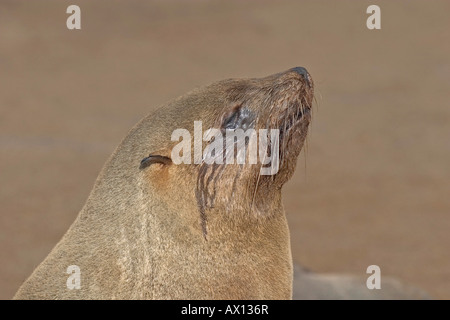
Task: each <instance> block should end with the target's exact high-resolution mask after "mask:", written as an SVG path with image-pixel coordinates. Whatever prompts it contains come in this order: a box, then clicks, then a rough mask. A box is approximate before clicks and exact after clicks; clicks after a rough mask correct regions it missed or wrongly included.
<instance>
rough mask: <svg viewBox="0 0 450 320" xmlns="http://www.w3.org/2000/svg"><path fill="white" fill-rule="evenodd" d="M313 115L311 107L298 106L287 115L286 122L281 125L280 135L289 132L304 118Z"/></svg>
mask: <svg viewBox="0 0 450 320" xmlns="http://www.w3.org/2000/svg"><path fill="white" fill-rule="evenodd" d="M310 117H311V108H309V107H303V108H302V107H297V108H296V110H295V111H294V112H292V114H291V115H288V116H286V117H285V121H284V123H282V125H281V126H280V127H279V129H280V135H284V134H285V133H287V132H288V131H289V130H290V129H291V128H292V127H294V126H296V125H297V124H299V123H300V122H301V121H302V119H304V118H308V119H309V118H310Z"/></svg>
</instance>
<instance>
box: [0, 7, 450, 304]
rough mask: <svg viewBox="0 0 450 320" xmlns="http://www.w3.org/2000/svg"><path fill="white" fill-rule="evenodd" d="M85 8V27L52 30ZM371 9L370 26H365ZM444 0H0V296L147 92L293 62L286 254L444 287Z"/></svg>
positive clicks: (445, 293)
mask: <svg viewBox="0 0 450 320" xmlns="http://www.w3.org/2000/svg"><path fill="white" fill-rule="evenodd" d="M70 4H77V5H79V6H80V7H81V20H82V22H81V23H82V30H80V31H69V30H68V29H67V28H66V18H67V17H68V14H66V8H67V6H68V5H70ZM370 4H378V5H380V6H381V18H382V29H381V30H379V31H370V30H368V29H367V28H366V19H367V17H368V15H367V14H366V8H367V6H368V5H370ZM449 12H450V2H448V1H413V0H407V1H317V0H316V1H238V0H235V1H226V2H225V1H224V2H218V1H212V2H207V1H190V2H188V1H159V2H150V1H145V2H144V1H99V0H96V1H79V0H77V1H16V0H14V1H0V205H1V206H0V261H1V264H0V298H3V299H9V298H11V297H12V296H13V294H14V293H15V291H16V290H17V288H18V287H19V285H20V284H21V283H22V281H23V280H25V278H26V277H28V276H29V275H30V273H31V272H32V270H33V269H34V267H35V266H36V265H37V264H38V263H40V262H41V261H42V260H43V258H44V257H45V256H46V255H47V254H48V253H49V251H50V250H51V249H52V247H53V246H54V245H55V244H56V242H57V241H58V240H59V239H60V237H61V236H62V235H63V233H64V232H65V231H66V230H67V228H68V227H69V225H70V224H71V223H72V221H73V220H74V218H75V216H76V215H77V213H78V211H79V210H80V209H81V207H82V205H83V204H84V201H85V199H86V198H87V196H88V194H89V192H90V190H91V187H92V185H93V183H94V181H95V179H96V177H97V174H98V173H99V171H100V169H101V167H102V166H103V164H104V162H105V161H106V159H107V158H108V157H109V155H110V154H111V153H112V152H113V150H114V149H115V147H116V146H117V145H118V144H119V142H120V141H121V139H122V138H123V137H124V136H125V135H126V133H127V131H128V130H129V129H130V128H131V127H132V126H133V125H134V124H135V123H136V122H137V121H138V120H139V119H140V118H142V117H143V116H145V115H146V114H147V113H149V112H151V111H152V110H153V109H155V108H156V107H157V106H158V105H160V104H162V103H164V102H166V101H168V100H170V99H172V98H175V97H177V96H179V95H181V94H183V93H185V92H186V91H188V90H190V89H192V88H194V87H197V86H201V85H205V84H209V83H210V82H212V81H215V80H220V79H224V78H230V77H260V76H265V75H268V74H272V73H275V72H279V71H283V70H286V69H288V68H290V67H294V66H304V67H306V68H307V69H308V70H309V71H310V73H311V74H312V76H313V78H314V80H315V84H316V92H317V100H318V104H317V106H316V107H315V110H314V111H315V114H314V120H313V124H312V127H311V131H310V135H309V139H308V148H307V153H306V157H305V153H302V155H301V157H300V159H299V163H298V169H297V171H296V174H295V176H294V178H293V179H292V180H291V181H290V182H289V183H288V184H287V185H286V186H285V188H284V202H285V207H286V210H287V214H288V219H289V222H290V228H291V234H292V249H293V255H294V260H295V261H296V262H298V263H301V264H302V265H303V266H305V267H308V268H310V269H312V270H314V271H317V272H333V273H350V274H360V275H364V274H365V271H366V268H367V266H368V265H371V264H377V265H379V266H380V267H381V271H382V275H389V276H395V277H397V278H399V279H401V280H403V281H405V282H407V283H409V284H413V285H416V286H419V287H421V288H423V289H425V290H427V291H428V292H429V293H431V294H432V295H433V296H434V297H437V298H446V299H449V298H450V248H449V244H450V219H449V213H450V104H449V101H450V86H449V85H450V41H449V39H450V19H449V18H448V15H449Z"/></svg>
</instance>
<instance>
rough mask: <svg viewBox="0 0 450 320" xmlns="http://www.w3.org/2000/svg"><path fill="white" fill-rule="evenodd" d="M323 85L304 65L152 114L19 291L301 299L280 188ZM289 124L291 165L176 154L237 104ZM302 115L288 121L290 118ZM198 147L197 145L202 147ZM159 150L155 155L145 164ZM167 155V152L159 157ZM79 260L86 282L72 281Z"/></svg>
mask: <svg viewBox="0 0 450 320" xmlns="http://www.w3.org/2000/svg"><path fill="white" fill-rule="evenodd" d="M312 98H313V89H312V86H311V87H309V86H308V85H307V83H306V81H305V79H304V78H302V76H301V75H299V74H297V73H296V72H294V71H286V72H283V73H279V74H275V75H272V76H269V77H266V78H261V79H232V80H224V81H220V82H217V83H214V84H212V85H209V86H207V87H203V88H200V89H196V90H194V91H192V92H190V93H188V94H186V95H184V96H182V97H180V98H178V99H175V100H174V101H172V102H170V103H168V104H167V105H165V106H163V107H162V108H160V109H158V110H157V111H156V112H154V113H153V114H151V115H149V116H147V117H146V118H144V119H143V120H142V121H141V122H140V123H138V124H137V125H136V126H135V127H134V128H133V129H132V130H131V131H130V132H129V134H128V135H127V136H126V137H125V139H124V140H123V141H122V143H121V144H120V145H119V147H118V148H117V149H116V151H115V152H114V154H113V155H112V156H111V158H110V159H109V160H108V161H107V163H106V164H105V166H104V167H103V169H102V171H101V173H100V175H99V177H98V178H97V181H96V183H95V185H94V188H93V190H92V192H91V194H90V196H89V198H88V200H87V201H86V204H85V205H84V207H83V208H82V210H81V212H80V213H79V215H78V217H77V219H76V220H75V222H74V223H73V224H72V226H71V227H70V229H69V230H68V231H67V233H66V234H65V235H64V237H63V238H62V239H61V241H60V242H59V243H58V244H57V245H56V247H55V248H54V249H53V250H52V251H51V253H50V254H49V255H48V257H47V258H46V259H45V260H44V261H43V262H42V263H41V264H40V265H39V266H38V267H37V268H36V270H35V271H34V272H33V274H32V275H31V276H30V277H29V278H28V279H27V280H26V281H25V283H24V284H23V285H22V287H21V288H20V289H19V291H18V292H17V294H16V296H15V298H16V299H290V298H291V297H292V258H291V251H290V242H289V230H288V226H287V222H286V217H285V214H284V209H283V205H282V202H281V188H282V186H283V184H284V183H285V182H286V181H287V180H288V179H289V178H290V177H291V176H292V174H293V172H294V170H295V165H296V160H297V156H298V154H299V152H300V150H301V148H302V146H303V142H304V140H305V137H306V133H307V128H308V124H309V121H310V114H309V112H308V110H310V107H311V101H312ZM242 106H245V107H246V108H248V109H250V110H252V111H254V112H255V113H256V114H257V118H256V120H255V129H258V128H266V129H269V128H282V129H284V133H283V138H282V140H281V145H280V156H281V160H282V162H281V165H280V169H279V172H278V173H277V174H276V175H274V176H261V175H260V174H259V169H260V165H259V164H257V165H250V164H244V165H238V164H233V165H227V166H224V165H206V164H205V163H202V164H197V165H195V164H180V165H175V164H173V163H171V161H170V160H168V158H170V156H171V150H172V147H173V146H174V145H175V144H176V143H177V142H174V141H171V140H170V137H171V134H172V132H173V130H174V129H177V128H186V129H188V130H189V131H190V132H191V134H192V133H193V130H192V128H193V123H194V121H199V120H201V121H202V122H203V130H206V129H207V128H213V127H217V126H220V122H221V121H223V117H224V116H225V115H227V114H228V113H230V112H233V108H237V107H242ZM299 109H300V110H302V111H303V116H302V117H301V118H299V119H296V121H293V125H292V126H290V127H289V128H287V126H288V119H289V118H290V117H292V115H293V114H294V113H295V112H296V110H299ZM192 154H193V152H192ZM149 155H153V156H155V157H154V158H151V157H149V158H148V159H147V162H145V161H144V163H143V164H141V168H140V163H141V160H142V159H143V158H146V157H148V156H149ZM158 157H159V158H158ZM69 265H77V266H79V267H80V269H81V289H79V290H76V289H75V290H69V289H67V287H66V280H67V278H68V276H69V275H68V274H66V269H67V267H68V266H69Z"/></svg>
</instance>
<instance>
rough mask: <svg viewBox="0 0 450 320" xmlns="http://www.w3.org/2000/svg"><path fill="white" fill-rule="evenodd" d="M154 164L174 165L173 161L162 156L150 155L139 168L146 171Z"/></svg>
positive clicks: (142, 161)
mask: <svg viewBox="0 0 450 320" xmlns="http://www.w3.org/2000/svg"><path fill="white" fill-rule="evenodd" d="M154 163H160V164H163V165H169V164H172V159H170V158H169V157H165V156H160V155H149V156H148V157H145V158H144V159H142V160H141V165H140V166H139V169H141V170H142V169H145V168H147V167H149V166H150V165H152V164H154Z"/></svg>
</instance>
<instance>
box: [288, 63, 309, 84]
mask: <svg viewBox="0 0 450 320" xmlns="http://www.w3.org/2000/svg"><path fill="white" fill-rule="evenodd" d="M290 71H295V72H297V73H298V74H299V75H301V76H302V77H303V78H304V79H305V80H306V83H307V84H308V86H311V83H310V82H309V75H308V71H306V69H305V68H303V67H295V68H292V69H291V70H290Z"/></svg>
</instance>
